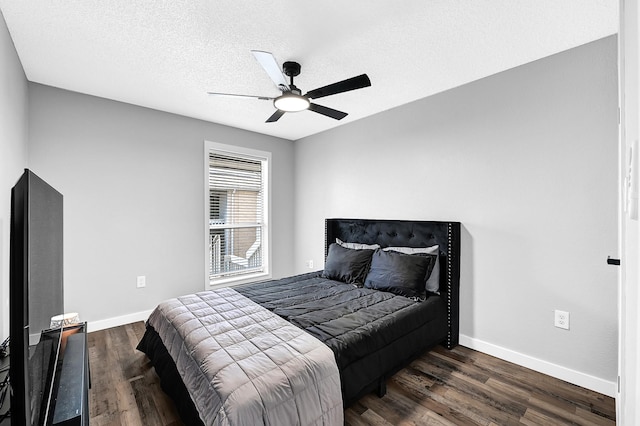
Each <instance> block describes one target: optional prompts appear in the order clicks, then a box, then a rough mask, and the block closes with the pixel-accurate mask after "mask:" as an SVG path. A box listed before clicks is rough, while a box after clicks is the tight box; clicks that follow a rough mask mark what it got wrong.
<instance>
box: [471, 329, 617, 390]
mask: <svg viewBox="0 0 640 426" xmlns="http://www.w3.org/2000/svg"><path fill="white" fill-rule="evenodd" d="M459 343H460V344H461V345H462V346H466V347H467V348H471V349H475V350H477V351H480V352H484V353H486V354H489V355H492V356H495V357H496V358H500V359H503V360H505V361H509V362H512V363H514V364H518V365H520V366H522V367H526V368H530V369H531V370H534V371H538V372H540V373H543V374H547V375H549V376H552V377H555V378H557V379H560V380H564V381H565V382H569V383H572V384H574V385H577V386H580V387H583V388H586V389H591V390H592V391H595V392H598V393H601V394H603V395H607V396H610V397H612V398H615V396H616V383H615V382H610V381H608V380H604V379H601V378H599V377H594V376H591V375H589V374H585V373H581V372H580V371H576V370H572V369H570V368H567V367H563V366H561V365H557V364H553V363H551V362H548V361H544V360H541V359H538V358H534V357H531V356H528V355H524V354H521V353H519V352H515V351H513V350H511V349H507V348H503V347H501V346H498V345H494V344H493V343H488V342H484V341H482V340H479V339H475V338H473V337H469V336H465V335H463V334H461V335H460V337H459Z"/></svg>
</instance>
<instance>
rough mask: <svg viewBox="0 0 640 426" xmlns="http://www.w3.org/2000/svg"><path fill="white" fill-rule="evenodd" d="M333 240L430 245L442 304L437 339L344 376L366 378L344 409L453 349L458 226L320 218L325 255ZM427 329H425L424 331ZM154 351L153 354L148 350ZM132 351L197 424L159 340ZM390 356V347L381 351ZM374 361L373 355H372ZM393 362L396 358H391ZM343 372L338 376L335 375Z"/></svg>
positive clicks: (149, 338)
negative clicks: (424, 359)
mask: <svg viewBox="0 0 640 426" xmlns="http://www.w3.org/2000/svg"><path fill="white" fill-rule="evenodd" d="M336 238H339V239H341V240H342V241H346V242H359V243H365V244H379V245H380V246H382V247H392V246H403V247H427V246H432V245H434V244H438V245H439V249H440V294H441V296H442V298H443V303H445V304H446V315H447V318H446V321H445V320H444V319H443V320H442V322H441V324H439V325H438V326H437V330H438V333H437V336H436V337H431V336H433V333H432V332H431V331H429V330H426V331H424V332H421V334H414V335H409V336H405V337H404V338H406V339H415V338H416V336H417V335H420V336H426V337H425V338H424V339H423V340H421V341H419V342H418V345H415V347H414V350H413V351H412V353H408V354H402V356H401V357H399V358H397V359H395V360H394V362H393V364H392V365H387V366H386V367H385V368H384V370H382V371H376V372H373V373H371V372H369V371H368V370H365V371H363V369H360V370H358V368H357V366H356V368H355V369H354V370H352V371H350V372H346V373H345V376H344V378H345V380H348V379H349V374H356V375H359V374H363V373H365V374H370V385H369V386H367V387H366V388H364V389H363V390H362V391H361V392H358V393H357V394H354V395H343V398H344V402H345V407H346V406H348V405H350V404H352V403H353V402H355V401H357V400H358V399H360V398H361V397H362V396H364V395H365V394H367V393H369V392H372V391H376V392H377V394H378V395H379V396H383V395H384V394H385V392H386V380H387V379H388V378H389V377H391V376H392V375H393V374H395V373H396V372H397V371H399V370H400V369H402V368H404V367H405V366H406V365H408V363H410V362H411V361H412V360H413V359H415V358H416V357H418V356H420V355H422V354H423V353H424V352H425V351H427V350H428V349H431V348H432V347H434V346H436V345H438V344H442V345H444V346H445V347H447V348H448V349H452V348H453V347H455V346H456V345H457V344H458V329H459V325H458V324H459V320H458V316H459V306H460V304H459V286H460V284H459V282H460V223H459V222H427V221H408V220H372V219H326V221H325V256H326V254H327V250H328V247H329V245H330V244H331V243H332V242H335V240H336ZM427 328H428V327H427ZM153 348H155V350H152V349H153ZM138 349H139V350H142V351H143V352H145V353H151V354H152V355H151V356H150V357H151V363H152V365H154V367H155V369H156V372H157V374H158V376H159V377H160V384H161V387H162V389H163V390H164V391H165V392H166V393H167V394H168V395H169V396H171V397H172V399H173V400H174V401H175V403H176V406H177V408H178V411H179V412H180V416H181V417H182V419H183V421H185V422H186V423H187V424H193V425H197V424H202V422H201V421H200V419H199V416H198V413H197V411H196V409H195V406H194V405H193V402H192V401H191V399H190V397H189V394H188V393H187V390H186V388H185V386H184V383H183V382H182V380H181V378H180V375H179V374H178V371H177V369H176V366H175V364H174V363H173V360H172V359H171V357H170V356H169V354H168V352H167V350H166V348H165V347H164V345H163V344H162V341H161V340H160V339H159V337H158V335H157V333H155V332H153V333H146V334H145V337H144V338H143V339H142V341H141V342H140V344H139V345H138ZM387 350H391V351H393V348H387ZM376 356H377V355H376ZM393 357H394V358H396V357H397V354H394V355H393ZM342 374H343V372H341V375H342Z"/></svg>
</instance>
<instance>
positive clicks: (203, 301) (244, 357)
mask: <svg viewBox="0 0 640 426" xmlns="http://www.w3.org/2000/svg"><path fill="white" fill-rule="evenodd" d="M149 324H150V325H151V326H153V328H154V329H155V330H156V331H157V332H158V334H159V335H160V338H161V339H162V341H163V343H164V345H165V346H166V348H167V350H168V351H169V354H170V355H171V357H172V358H173V360H174V361H175V364H176V366H177V368H178V372H179V373H180V375H181V377H182V380H183V381H184V383H185V385H186V387H187V390H188V391H189V394H190V395H191V398H192V400H193V402H194V404H195V406H196V408H197V410H198V412H199V413H200V417H201V419H202V421H203V422H204V423H205V424H206V425H234V426H235V425H237V426H240V425H260V424H265V425H342V424H343V415H344V413H343V407H342V396H341V391H340V375H339V372H338V368H337V366H336V362H335V358H334V355H333V352H332V351H331V349H329V348H328V347H327V346H325V345H324V344H323V343H322V342H320V341H319V340H317V339H316V338H314V337H312V336H311V335H309V334H307V333H306V332H304V331H303V330H301V329H299V328H298V327H296V326H294V325H292V324H290V323H288V322H287V321H285V320H284V319H282V318H280V317H279V316H277V315H275V314H273V313H272V312H270V311H268V310H267V309H265V308H263V307H261V306H260V305H258V304H256V303H254V302H252V301H251V300H249V299H247V298H246V297H244V296H242V295H240V294H239V293H237V292H236V291H235V290H233V289H230V288H223V289H218V290H213V291H204V292H201V293H196V294H191V295H187V296H183V297H179V298H177V299H171V300H168V301H166V302H163V303H161V304H160V305H159V306H158V307H157V308H156V309H155V310H154V311H153V312H152V314H151V316H150V317H149Z"/></svg>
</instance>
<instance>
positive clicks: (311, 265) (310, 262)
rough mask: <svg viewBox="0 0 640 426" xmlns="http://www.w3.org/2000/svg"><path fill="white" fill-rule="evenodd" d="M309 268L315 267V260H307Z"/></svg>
mask: <svg viewBox="0 0 640 426" xmlns="http://www.w3.org/2000/svg"><path fill="white" fill-rule="evenodd" d="M307 268H309V269H313V260H307Z"/></svg>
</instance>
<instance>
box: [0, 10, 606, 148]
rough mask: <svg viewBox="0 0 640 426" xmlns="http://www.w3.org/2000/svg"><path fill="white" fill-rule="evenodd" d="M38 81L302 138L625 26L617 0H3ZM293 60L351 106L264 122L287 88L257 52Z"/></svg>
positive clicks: (311, 81) (313, 83) (326, 101)
mask: <svg viewBox="0 0 640 426" xmlns="http://www.w3.org/2000/svg"><path fill="white" fill-rule="evenodd" d="M0 10H2V13H3V15H4V18H5V21H6V22H7V26H8V28H9V32H10V34H11V37H12V39H13V41H14V44H15V46H16V50H17V52H18V56H19V57H20V60H21V62H22V65H23V67H24V70H25V73H26V76H27V79H28V80H29V81H33V82H37V83H42V84H46V85H50V86H55V87H60V88H63V89H67V90H72V91H76V92H81V93H87V94H90V95H95V96H100V97H104V98H108V99H114V100H117V101H122V102H127V103H131V104H135V105H141V106H144V107H148V108H154V109H158V110H162V111H168V112H172V113H176V114H181V115H185V116H189V117H194V118H199V119H202V120H207V121H211V122H215V123H221V124H225V125H228V126H233V127H238V128H242V129H247V130H251V131H255V132H259V133H264V134H268V135H274V136H279V137H282V138H286V139H291V140H296V139H299V138H302V137H304V136H308V135H311V134H315V133H318V132H321V131H324V130H327V129H330V128H333V127H335V126H338V125H341V124H344V123H348V122H350V121H353V120H357V119H359V118H363V117H366V116H370V115H372V114H375V113H378V112H381V111H384V110H387V109H390V108H393V107H396V106H399V105H402V104H406V103H408V102H411V101H414V100H416V99H420V98H424V97H426V96H430V95H432V94H435V93H438V92H442V91H444V90H447V89H450V88H453V87H456V86H460V85H462V84H465V83H468V82H470V81H473V80H477V79H479V78H482V77H486V76H488V75H491V74H495V73H497V72H500V71H503V70H506V69H509V68H512V67H515V66H518V65H521V64H524V63H527V62H530V61H533V60H536V59H539V58H542V57H545V56H548V55H551V54H554V53H557V52H561V51H563V50H566V49H570V48H572V47H575V46H579V45H581V44H584V43H588V42H590V41H593V40H596V39H599V38H602V37H605V36H608V35H611V34H614V33H616V32H617V29H618V1H616V0H517V1H514V0H430V1H426V0H404V1H402V2H400V1H395V2H394V1H371V0H367V1H365V0H356V1H353V0H352V1H349V2H345V1H336V0H330V1H313V2H312V1H300V0H283V1H274V0H268V1H246V0H232V1H229V0H224V1H214V0H208V1H204V0H173V1H169V0H164V1H162V0H137V1H136V0H67V1H59V0H28V1H27V0H0ZM252 49H253V50H264V51H268V52H272V53H273V54H274V55H275V57H276V58H277V59H278V61H279V62H280V63H282V62H284V61H287V60H295V61H297V62H300V63H301V64H302V73H301V74H300V76H299V77H297V78H296V79H295V83H296V85H297V86H298V87H299V88H301V89H302V91H303V93H304V92H307V91H309V90H311V89H315V88H316V87H320V86H324V85H326V84H330V83H333V82H336V81H339V80H343V79H346V78H349V77H353V76H355V75H359V74H362V73H367V74H368V75H369V77H370V78H371V82H372V86H371V87H368V88H365V89H360V90H356V91H353V92H348V93H342V94H338V95H335V96H331V97H326V98H322V99H319V100H318V101H317V103H318V104H321V105H325V106H328V107H331V108H335V109H338V110H342V111H345V112H348V113H349V115H348V116H347V117H346V118H345V119H343V120H341V121H335V120H333V119H331V118H327V117H325V116H322V115H319V114H315V113H313V112H310V111H303V112H299V113H290V114H286V115H285V116H284V117H282V118H281V119H280V120H279V121H278V122H276V123H265V122H264V121H265V120H266V119H267V118H268V117H269V116H270V115H271V114H272V113H273V112H274V107H273V105H272V104H271V102H270V101H260V100H251V99H236V98H222V97H219V98H218V97H211V96H208V95H207V94H206V92H207V91H214V92H227V93H238V94H250V95H264V96H270V97H273V96H277V95H278V94H279V92H278V90H277V89H276V87H275V86H274V85H273V83H272V82H271V80H270V79H269V77H268V76H267V74H266V73H265V72H264V70H263V69H262V68H261V67H260V65H259V64H258V62H257V61H256V60H255V58H254V57H253V55H252V54H251V50H252Z"/></svg>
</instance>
